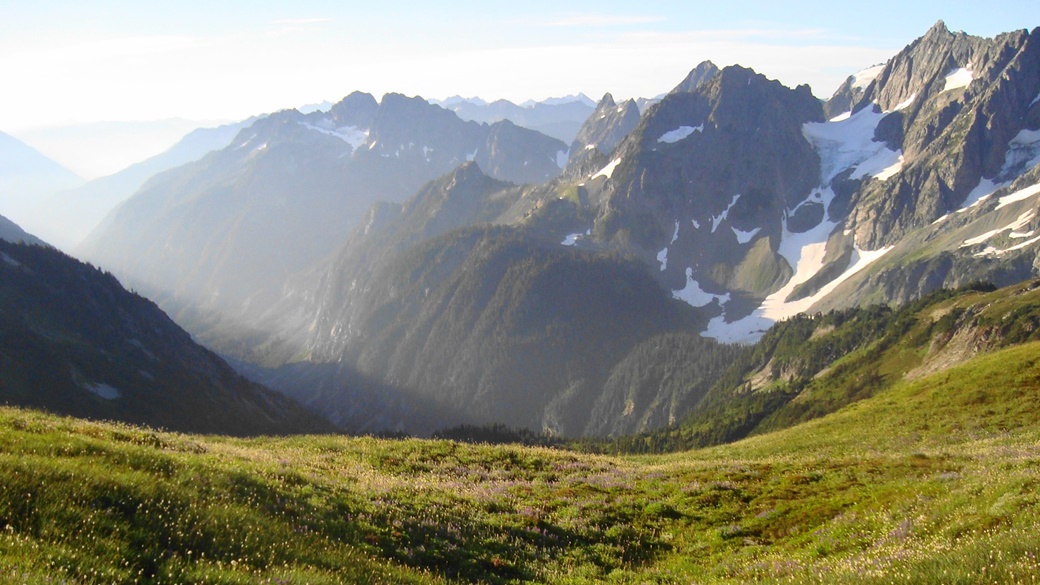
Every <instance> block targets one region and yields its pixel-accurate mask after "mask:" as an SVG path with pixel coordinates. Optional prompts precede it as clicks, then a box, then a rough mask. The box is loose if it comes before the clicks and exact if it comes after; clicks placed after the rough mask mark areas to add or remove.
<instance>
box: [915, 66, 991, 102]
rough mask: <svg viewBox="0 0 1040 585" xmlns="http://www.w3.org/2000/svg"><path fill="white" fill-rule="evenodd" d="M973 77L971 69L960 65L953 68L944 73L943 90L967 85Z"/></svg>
mask: <svg viewBox="0 0 1040 585" xmlns="http://www.w3.org/2000/svg"><path fill="white" fill-rule="evenodd" d="M974 79H975V76H974V74H973V73H972V71H971V69H968V68H966V67H961V68H959V69H954V70H953V71H951V72H949V73H947V74H946V79H944V80H943V89H942V90H943V91H950V90H951V89H960V88H962V87H968V84H970V83H971V82H972V80H974ZM908 105H909V104H908Z"/></svg>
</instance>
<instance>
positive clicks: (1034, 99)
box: [1028, 93, 1040, 108]
mask: <svg viewBox="0 0 1040 585" xmlns="http://www.w3.org/2000/svg"><path fill="white" fill-rule="evenodd" d="M1036 102H1040V93H1038V94H1036V97H1035V98H1033V101H1031V102H1029V106H1028V107H1030V108H1031V107H1033V104H1035V103H1036Z"/></svg>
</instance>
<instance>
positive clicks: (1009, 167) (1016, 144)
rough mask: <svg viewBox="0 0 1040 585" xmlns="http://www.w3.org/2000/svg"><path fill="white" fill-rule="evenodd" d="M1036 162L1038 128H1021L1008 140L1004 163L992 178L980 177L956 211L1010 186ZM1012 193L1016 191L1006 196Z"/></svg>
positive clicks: (1039, 151) (1038, 155)
mask: <svg viewBox="0 0 1040 585" xmlns="http://www.w3.org/2000/svg"><path fill="white" fill-rule="evenodd" d="M1038 164H1040V130H1022V131H1021V132H1019V133H1018V134H1016V135H1015V137H1014V138H1012V139H1011V140H1010V141H1009V142H1008V150H1007V154H1005V155H1004V165H1003V166H1002V167H1000V171H998V172H997V175H996V176H995V177H993V178H992V179H987V178H985V177H983V178H982V179H980V180H979V184H978V185H976V187H975V188H974V189H972V190H971V193H968V196H967V197H966V198H965V199H964V203H963V204H962V205H961V208H960V209H958V210H957V211H958V212H961V211H964V210H966V209H969V208H972V207H975V206H976V205H978V204H979V203H980V202H982V201H985V200H986V199H988V198H989V196H990V195H992V194H993V193H994V192H996V191H997V190H998V189H1003V188H1005V187H1008V186H1010V185H1011V183H1013V182H1014V181H1015V179H1017V178H1018V177H1020V176H1021V175H1022V174H1023V173H1025V172H1026V171H1028V170H1029V169H1031V168H1033V167H1035V166H1036V165H1038ZM1014 195H1016V193H1013V194H1011V195H1007V196H1006V197H1012V196H1014ZM1031 196H1032V195H1031V194H1027V195H1024V196H1023V197H1031ZM1003 200H1004V198H1001V201H1003ZM1010 203H1013V201H1008V203H1005V205H1007V204H1010Z"/></svg>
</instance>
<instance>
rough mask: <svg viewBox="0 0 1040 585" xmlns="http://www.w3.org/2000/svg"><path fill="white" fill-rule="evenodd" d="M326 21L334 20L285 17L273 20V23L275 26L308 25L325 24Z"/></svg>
mask: <svg viewBox="0 0 1040 585" xmlns="http://www.w3.org/2000/svg"><path fill="white" fill-rule="evenodd" d="M326 22H332V19H331V18H322V17H318V18H283V19H280V20H275V21H272V22H271V24H273V25H275V26H308V25H312V24H324V23H326Z"/></svg>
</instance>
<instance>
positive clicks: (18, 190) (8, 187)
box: [0, 132, 83, 226]
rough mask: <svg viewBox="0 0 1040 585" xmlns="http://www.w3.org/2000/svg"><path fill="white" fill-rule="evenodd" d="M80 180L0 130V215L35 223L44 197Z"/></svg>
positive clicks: (81, 181)
mask: <svg viewBox="0 0 1040 585" xmlns="http://www.w3.org/2000/svg"><path fill="white" fill-rule="evenodd" d="M82 183H83V179H81V178H80V177H78V176H76V174H75V173H73V172H72V171H70V170H68V169H66V168H65V167H63V166H61V165H60V164H58V163H56V162H54V161H53V160H51V159H49V158H47V157H46V156H44V155H43V154H41V153H40V152H39V151H37V150H36V149H35V148H32V147H31V146H29V145H28V144H25V143H24V142H22V141H21V140H18V139H17V138H15V137H13V136H11V135H9V134H5V133H3V132H0V214H3V215H5V216H7V217H8V218H10V219H11V220H12V221H15V222H17V223H18V224H21V225H25V226H32V225H35V223H36V221H37V217H38V215H39V208H40V206H41V205H42V204H43V203H44V201H45V200H46V198H48V197H50V196H51V195H53V194H54V193H56V192H58V191H60V190H62V189H69V188H72V187H76V186H78V185H80V184H82Z"/></svg>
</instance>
